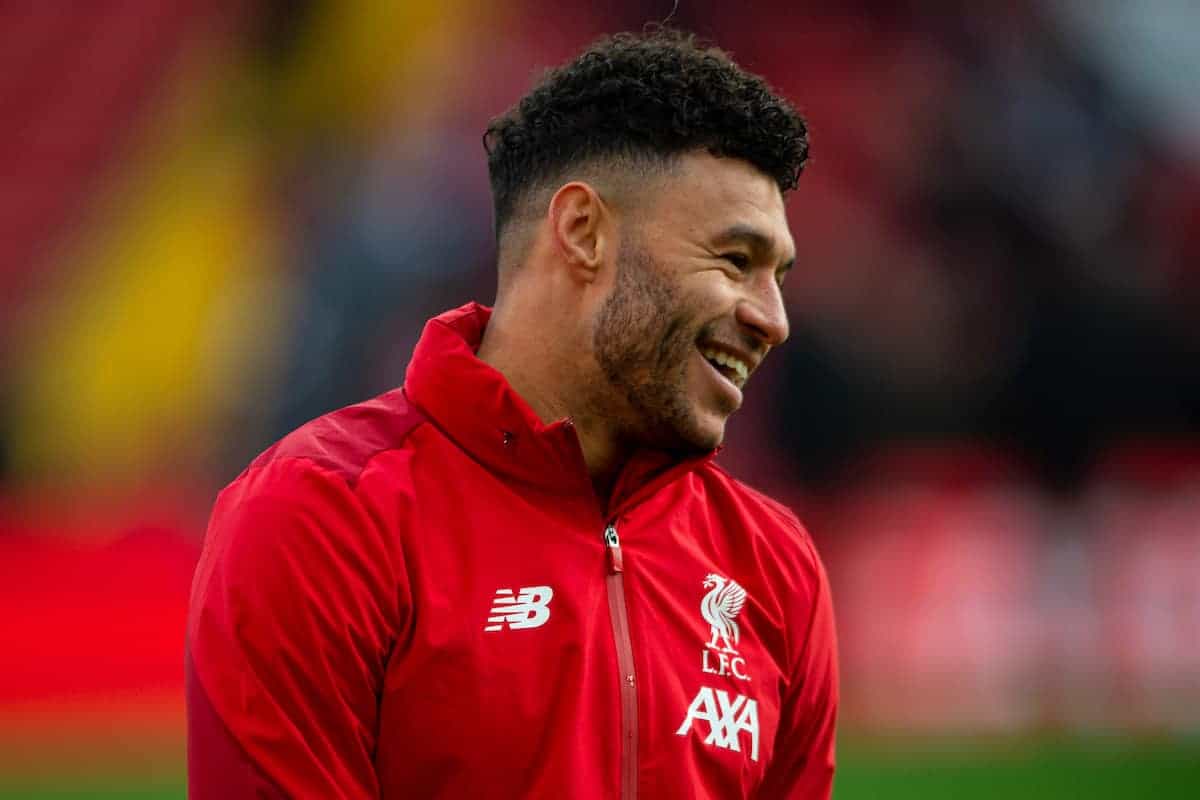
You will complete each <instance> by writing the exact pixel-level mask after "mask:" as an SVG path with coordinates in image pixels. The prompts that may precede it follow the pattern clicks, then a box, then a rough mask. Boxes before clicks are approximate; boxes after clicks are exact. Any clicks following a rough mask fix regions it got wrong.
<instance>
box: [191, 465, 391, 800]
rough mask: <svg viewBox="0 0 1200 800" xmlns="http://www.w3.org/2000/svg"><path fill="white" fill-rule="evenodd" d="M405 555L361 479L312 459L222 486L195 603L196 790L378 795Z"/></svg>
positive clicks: (207, 794)
mask: <svg viewBox="0 0 1200 800" xmlns="http://www.w3.org/2000/svg"><path fill="white" fill-rule="evenodd" d="M399 560H400V552H399V547H398V545H397V544H396V543H394V542H393V541H391V540H389V539H388V538H386V537H385V536H384V535H383V533H382V531H381V529H380V527H379V525H378V524H377V522H376V520H375V519H374V518H373V516H372V515H371V514H370V513H369V512H368V510H367V509H366V508H365V507H364V506H363V504H362V503H361V502H360V501H359V499H358V497H357V496H356V495H355V493H354V491H353V490H352V489H351V488H350V486H349V484H348V483H347V482H346V481H345V480H344V479H343V478H341V477H340V476H338V475H336V474H333V473H329V472H326V471H324V470H322V469H321V468H320V467H317V466H316V465H314V464H312V463H310V462H307V461H304V460H300V459H292V460H289V461H285V462H272V463H269V464H267V465H265V466H261V467H252V468H251V469H250V470H248V471H247V472H246V473H245V474H243V476H242V477H241V478H239V479H238V480H237V481H235V482H234V483H233V484H231V485H230V486H229V487H228V488H227V489H226V490H225V491H224V492H222V494H221V496H220V497H219V498H218V500H217V504H216V506H215V508H214V510H213V514H212V519H211V521H210V523H209V528H208V532H207V534H206V537H205V544H204V551H203V553H202V555H201V558H200V563H199V565H198V566H197V569H196V576H195V579H194V582H193V585H192V595H191V605H190V609H189V619H188V641H187V650H188V652H187V710H188V789H189V796H190V797H191V798H193V799H194V800H206V798H222V800H235V799H236V798H243V797H244V798H251V797H254V798H258V797H330V798H340V797H353V798H370V797H377V796H378V795H379V786H378V782H377V779H376V776H375V771H374V767H373V763H372V760H373V754H374V750H375V743H376V739H377V735H378V727H377V726H378V708H379V697H380V694H381V692H382V688H383V677H384V671H385V667H386V664H387V659H388V656H389V653H390V651H391V648H392V646H393V644H394V642H395V639H396V632H397V631H398V630H399V626H400V615H401V608H403V607H404V606H405V605H406V599H407V598H406V597H405V596H404V591H405V586H404V584H403V583H402V582H401V581H400V580H399V578H398V576H400V575H402V574H403V569H402V566H401V564H400V563H399Z"/></svg>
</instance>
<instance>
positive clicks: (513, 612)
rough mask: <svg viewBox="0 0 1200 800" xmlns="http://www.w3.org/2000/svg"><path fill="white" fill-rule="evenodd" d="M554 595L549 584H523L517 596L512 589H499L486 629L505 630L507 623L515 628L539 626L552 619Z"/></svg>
mask: <svg viewBox="0 0 1200 800" xmlns="http://www.w3.org/2000/svg"><path fill="white" fill-rule="evenodd" d="M553 597H554V590H553V589H551V588H550V587H549V586H522V587H521V590H520V592H519V593H518V594H517V595H516V596H515V597H514V596H513V590H512V589H497V590H496V599H495V600H493V601H492V610H491V611H490V612H489V614H490V615H489V616H488V618H487V621H488V624H487V626H485V627H484V630H485V631H498V630H503V629H504V627H505V626H506V625H507V626H508V627H509V628H512V629H513V630H520V629H521V628H539V627H541V626H542V625H545V624H546V621H547V620H548V619H550V600H551V599H553Z"/></svg>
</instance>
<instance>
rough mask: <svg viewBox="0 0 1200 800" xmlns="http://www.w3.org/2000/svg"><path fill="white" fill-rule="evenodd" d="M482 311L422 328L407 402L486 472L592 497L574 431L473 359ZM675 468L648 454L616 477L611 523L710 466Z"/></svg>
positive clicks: (452, 314)
mask: <svg viewBox="0 0 1200 800" xmlns="http://www.w3.org/2000/svg"><path fill="white" fill-rule="evenodd" d="M491 314H492V311H491V309H490V308H488V307H486V306H483V305H480V304H478V303H468V304H467V305H465V306H461V307H460V308H456V309H454V310H452V311H447V312H446V313H444V314H441V315H439V316H437V317H434V318H433V319H431V320H429V322H428V323H427V324H426V325H425V330H424V332H423V333H422V334H421V339H420V341H419V342H417V346H416V349H415V350H414V351H413V358H412V361H411V362H409V365H408V372H407V375H406V379H405V384H404V388H405V392H406V393H407V394H408V397H409V399H410V400H411V401H412V402H413V403H414V404H416V406H417V407H418V408H419V409H420V410H421V411H422V412H423V413H424V414H425V415H426V416H427V417H429V419H430V420H431V421H432V422H433V424H434V425H436V426H437V427H438V428H440V429H441V430H442V431H443V432H444V433H445V434H446V435H447V436H448V437H450V439H452V440H453V441H454V442H455V443H456V444H457V445H458V446H459V447H461V448H462V449H463V450H465V451H467V452H468V453H469V454H470V455H471V456H472V457H473V458H474V459H475V460H477V461H479V462H480V463H482V464H483V465H484V466H486V467H487V468H488V469H489V470H491V471H493V472H496V473H499V474H501V475H504V476H506V477H507V478H509V479H511V480H515V481H520V482H523V483H528V484H531V485H533V486H537V487H540V488H543V489H548V490H551V491H559V492H566V493H573V494H574V493H580V492H586V494H587V496H589V497H594V495H593V494H592V491H593V490H592V483H591V479H590V477H589V476H588V471H587V465H586V463H585V462H584V460H583V450H582V449H581V447H580V445H579V437H578V435H577V434H576V432H575V426H574V425H573V424H572V423H571V421H570V420H569V419H561V420H557V421H555V422H552V423H550V424H546V423H544V422H542V421H541V419H539V418H538V416H537V414H535V413H534V411H533V409H532V408H530V406H529V404H528V403H526V402H525V400H524V399H523V398H522V397H521V396H520V395H519V394H517V392H516V391H515V390H514V389H513V388H512V387H511V386H510V385H509V383H508V381H507V380H506V379H505V378H504V376H503V375H502V374H501V373H500V372H499V371H497V370H496V369H494V368H493V367H492V366H491V365H489V364H485V363H484V362H482V361H480V360H479V359H478V358H477V357H476V356H475V351H476V350H478V348H479V344H480V342H481V341H482V340H483V332H484V329H485V328H486V327H487V323H488V320H489V319H490V318H491ZM712 455H713V454H712V453H709V454H706V455H704V456H701V457H699V458H694V459H688V460H686V461H682V462H680V461H677V460H674V459H672V458H670V457H669V456H667V455H666V454H663V453H659V452H655V451H647V452H644V453H639V454H637V455H635V457H634V458H632V459H630V461H629V463H628V464H627V465H626V466H625V467H624V469H623V470H622V472H621V475H620V476H619V477H618V479H617V482H616V485H615V487H614V490H613V495H612V498H611V499H610V501H609V504H608V506H609V508H608V511H604V512H602V513H604V514H605V515H606V516H610V515H612V514H615V513H617V512H619V511H621V510H622V509H624V508H628V507H629V506H630V505H633V504H636V503H637V502H640V501H641V500H642V499H643V498H645V497H646V496H648V494H650V493H653V491H656V490H657V489H658V488H660V487H661V486H663V485H665V484H666V483H668V482H670V481H671V480H674V479H675V478H677V477H680V476H681V475H682V474H683V473H686V472H689V471H691V470H693V469H696V468H697V467H699V466H701V465H702V464H704V463H707V462H708V461H709V460H710V459H711V458H712Z"/></svg>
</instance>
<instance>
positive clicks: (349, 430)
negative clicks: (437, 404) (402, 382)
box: [235, 388, 425, 485]
mask: <svg viewBox="0 0 1200 800" xmlns="http://www.w3.org/2000/svg"><path fill="white" fill-rule="evenodd" d="M423 422H425V416H424V415H423V414H421V412H420V411H418V410H417V408H416V406H415V405H413V404H412V403H411V402H410V401H409V399H408V396H407V394H406V393H405V391H404V389H403V388H398V389H393V390H392V391H390V392H386V393H384V394H381V395H379V396H378V397H375V398H372V399H371V400H367V401H365V402H362V403H357V404H355V405H352V406H346V407H345V408H340V409H338V410H336V411H331V412H330V413H328V414H325V415H323V416H320V417H317V418H316V419H314V420H312V421H310V422H307V423H305V424H304V425H301V426H300V427H299V428H297V429H296V430H294V431H292V432H291V433H289V434H288V435H287V436H285V437H283V438H282V439H280V440H279V441H278V442H276V443H275V444H274V445H272V446H271V447H269V448H267V449H266V450H265V451H263V453H262V454H260V455H259V456H258V457H257V458H255V459H254V461H252V462H251V463H250V465H249V466H248V467H247V468H246V470H245V471H244V472H243V473H242V476H239V479H240V477H244V476H245V475H246V473H248V472H250V471H253V470H257V469H259V468H262V467H267V466H270V465H272V464H276V463H278V462H283V461H292V460H297V459H300V460H305V461H309V462H311V463H313V464H315V465H316V466H318V467H320V468H321V469H322V470H324V471H326V472H330V473H333V474H335V475H337V476H339V477H341V478H342V479H344V480H345V481H346V482H347V483H349V484H351V485H353V484H354V483H355V482H356V481H357V480H358V477H359V475H360V474H361V473H362V471H363V469H364V468H365V467H366V465H367V464H368V462H370V461H371V459H372V458H374V457H375V456H376V455H378V454H380V453H382V452H385V451H387V450H395V449H398V448H400V447H402V446H403V445H404V443H405V441H406V440H407V439H408V436H409V434H411V433H412V432H413V431H414V430H416V429H417V428H418V427H419V426H420V425H421V423H423ZM235 482H236V481H235Z"/></svg>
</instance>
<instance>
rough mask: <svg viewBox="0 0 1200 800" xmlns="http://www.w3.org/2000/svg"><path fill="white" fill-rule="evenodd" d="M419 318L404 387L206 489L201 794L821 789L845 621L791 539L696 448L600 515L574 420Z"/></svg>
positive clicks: (199, 572) (191, 652) (798, 542)
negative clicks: (556, 413)
mask: <svg viewBox="0 0 1200 800" xmlns="http://www.w3.org/2000/svg"><path fill="white" fill-rule="evenodd" d="M489 314H490V311H489V310H488V309H487V308H484V307H482V306H479V305H476V304H470V305H467V306H464V307H462V308H460V309H457V310H455V311H451V312H448V313H446V314H443V315H441V316H439V317H437V318H435V319H433V320H431V321H430V323H429V324H428V325H427V326H426V328H425V332H424V334H423V336H422V338H421V341H420V343H419V345H418V346H417V349H416V352H415V353H414V356H413V360H412V363H411V364H410V366H409V368H408V375H407V380H406V382H405V385H404V388H402V389H398V390H394V391H391V392H388V393H387V394H384V395H382V396H380V397H378V398H376V399H374V400H371V401H369V402H366V403H362V404H360V405H356V406H350V407H348V408H344V409H341V410H339V411H335V412H333V413H331V414H328V415H326V416H324V417H321V418H319V419H317V420H314V421H313V422H310V423H308V424H307V425H305V426H303V427H302V428H300V429H299V430H297V431H295V432H294V433H292V434H291V435H289V436H287V437H285V438H284V439H283V440H282V441H280V442H279V443H277V444H276V445H275V446H273V447H272V448H271V449H269V450H267V451H266V452H265V453H263V454H262V455H261V456H260V457H259V458H258V459H256V460H255V461H254V462H253V463H252V464H251V465H250V466H249V467H248V468H247V469H246V471H245V472H243V473H242V474H241V475H240V476H239V477H238V478H237V479H236V480H235V481H234V482H233V483H232V484H230V485H229V486H228V487H227V488H226V489H225V490H224V491H223V492H222V493H221V494H220V496H219V497H218V499H217V503H216V507H215V508H214V510H213V515H212V521H211V523H210V525H209V529H208V533H207V536H206V538H205V542H204V552H203V555H202V556H201V559H200V563H199V566H198V567H197V569H196V577H195V582H194V584H193V586H192V596H191V612H190V617H189V622H188V637H187V638H188V688H187V701H188V769H189V778H188V782H189V789H190V796H191V797H192V798H193V800H207V798H220V799H221V800H231V799H232V798H242V797H284V796H291V797H322V798H327V797H328V798H335V797H347V798H371V797H380V796H382V797H439V798H469V799H470V800H479V798H493V797H497V798H498V797H514V798H517V797H519V798H555V799H556V800H557V799H558V798H576V799H577V800H587V798H606V799H607V798H617V797H622V798H633V797H636V796H638V795H641V796H642V797H648V798H701V797H702V798H721V800H728V798H739V797H759V798H770V799H771V800H775V799H776V798H801V797H803V798H828V797H829V796H830V788H831V783H832V777H833V766H834V718H835V715H836V710H837V699H838V684H837V666H836V646H835V641H834V626H833V612H832V607H831V605H830V598H829V586H828V582H827V579H826V577H825V573H824V570H823V568H822V566H821V563H820V561H819V560H818V558H817V554H816V552H815V551H814V549H813V545H812V542H811V541H810V539H809V537H808V535H807V533H806V532H805V531H804V529H803V528H802V527H801V525H800V524H799V523H798V522H797V521H796V519H795V517H793V516H792V514H790V513H789V512H788V511H787V510H786V509H784V508H783V507H782V506H780V505H777V504H776V503H774V502H772V501H771V500H769V499H767V498H765V497H763V496H762V495H760V494H758V493H756V492H754V491H753V490H751V489H748V488H747V487H745V486H743V485H742V484H740V483H739V482H737V481H735V480H734V479H733V478H731V477H729V476H728V475H727V474H726V473H724V472H723V471H722V470H721V469H720V468H719V467H717V466H716V465H715V464H714V463H713V462H712V461H711V457H704V458H699V459H695V460H692V461H687V462H683V463H671V462H668V461H666V460H665V459H664V457H663V456H661V455H655V454H650V453H647V454H642V455H639V456H638V457H636V458H634V459H633V460H632V461H631V462H630V463H629V464H628V465H627V466H626V468H625V469H624V470H623V472H622V473H621V475H620V477H619V479H618V481H617V483H616V485H615V489H614V491H613V494H612V498H611V500H610V502H609V504H608V507H607V508H601V507H600V505H599V503H598V501H597V499H596V495H595V493H594V491H593V489H592V485H591V480H590V478H589V476H588V471H587V468H586V466H585V463H584V460H583V454H582V452H581V450H580V447H579V441H578V437H577V436H576V434H575V431H574V430H573V427H572V425H571V422H570V420H561V421H559V422H555V423H553V424H550V425H546V424H543V423H542V422H541V421H540V420H539V419H538V418H537V417H536V415H535V414H534V413H533V411H532V410H531V409H530V408H529V406H528V405H527V404H526V403H525V402H524V401H523V400H522V399H521V398H520V397H519V396H518V395H517V394H516V393H515V392H514V391H513V390H512V388H511V387H510V386H509V385H508V383H507V382H506V381H505V380H504V378H503V377H502V376H501V375H500V373H499V372H497V371H496V370H494V369H493V368H491V367H490V366H488V365H486V364H484V363H483V362H481V361H479V360H478V359H477V358H476V357H475V349H476V348H477V347H478V344H479V342H480V339H481V338H482V335H483V330H484V326H485V325H486V324H487V321H488V317H489Z"/></svg>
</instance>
